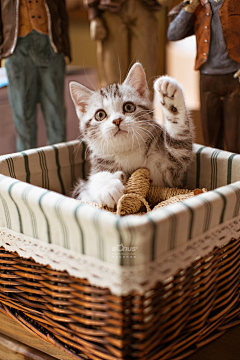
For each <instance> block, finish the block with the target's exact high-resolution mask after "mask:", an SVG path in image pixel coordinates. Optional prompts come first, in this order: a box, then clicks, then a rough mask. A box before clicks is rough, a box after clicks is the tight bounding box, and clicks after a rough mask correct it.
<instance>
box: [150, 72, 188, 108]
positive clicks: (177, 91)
mask: <svg viewBox="0 0 240 360" xmlns="http://www.w3.org/2000/svg"><path fill="white" fill-rule="evenodd" d="M154 89H155V91H156V92H157V94H158V97H159V99H160V102H161V104H162V107H163V110H164V109H165V110H168V111H169V112H170V113H171V114H173V115H177V114H178V113H180V112H181V111H183V110H185V109H186V107H185V101H184V96H183V90H182V88H181V86H180V85H179V84H178V82H177V81H176V80H175V79H173V78H172V77H170V76H161V77H160V78H158V79H157V80H156V81H155V83H154Z"/></svg>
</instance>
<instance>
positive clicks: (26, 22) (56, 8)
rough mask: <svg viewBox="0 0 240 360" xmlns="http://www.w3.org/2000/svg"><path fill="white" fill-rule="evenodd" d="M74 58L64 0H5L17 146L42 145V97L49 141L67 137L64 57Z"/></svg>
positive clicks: (0, 1)
mask: <svg viewBox="0 0 240 360" xmlns="http://www.w3.org/2000/svg"><path fill="white" fill-rule="evenodd" d="M64 57H66V58H67V59H69V61H70V58H71V55H70V44H69V38H68V17H67V13H66V8H65V0H0V59H3V58H7V59H6V61H5V66H6V71H7V75H8V79H9V86H8V92H9V101H10V105H11V108H12V112H13V120H14V124H15V128H16V132H17V151H22V150H25V149H29V148H34V147H36V146H37V123H36V115H37V103H38V102H40V104H41V108H42V112H43V115H44V119H45V124H46V130H47V137H48V141H49V143H50V144H53V143H57V142H62V141H65V138H66V110H65V105H64V78H65V58H64Z"/></svg>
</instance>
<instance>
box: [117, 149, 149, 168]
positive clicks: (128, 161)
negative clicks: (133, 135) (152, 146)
mask: <svg viewBox="0 0 240 360" xmlns="http://www.w3.org/2000/svg"><path fill="white" fill-rule="evenodd" d="M114 160H115V163H116V164H117V165H119V167H120V168H121V169H123V171H124V172H126V173H129V174H132V173H133V172H134V171H135V170H137V169H139V168H141V167H146V160H147V158H146V155H145V154H144V152H143V151H139V150H136V151H129V152H124V153H121V154H116V155H115V159H114Z"/></svg>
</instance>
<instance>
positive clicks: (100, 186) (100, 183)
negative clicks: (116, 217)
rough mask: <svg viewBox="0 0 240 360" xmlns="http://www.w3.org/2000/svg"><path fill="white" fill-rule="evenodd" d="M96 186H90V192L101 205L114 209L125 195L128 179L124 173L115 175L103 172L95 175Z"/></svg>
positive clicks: (120, 172)
mask: <svg viewBox="0 0 240 360" xmlns="http://www.w3.org/2000/svg"><path fill="white" fill-rule="evenodd" d="M94 177H95V179H94V184H93V182H91V184H90V189H89V190H90V192H91V194H92V197H93V198H94V201H96V202H97V203H98V204H99V205H107V206H108V207H110V208H114V207H115V205H116V204H117V202H118V200H119V199H120V197H121V196H122V195H123V194H124V189H125V186H124V184H125V183H126V180H127V177H126V175H125V174H124V173H123V172H122V171H117V172H115V173H113V174H112V173H109V172H105V171H103V172H101V173H98V174H95V175H94Z"/></svg>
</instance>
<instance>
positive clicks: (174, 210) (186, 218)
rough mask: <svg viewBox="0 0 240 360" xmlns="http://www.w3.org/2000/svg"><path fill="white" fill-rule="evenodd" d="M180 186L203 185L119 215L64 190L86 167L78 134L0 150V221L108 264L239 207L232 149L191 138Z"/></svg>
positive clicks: (157, 249) (131, 260)
mask: <svg viewBox="0 0 240 360" xmlns="http://www.w3.org/2000/svg"><path fill="white" fill-rule="evenodd" d="M194 154H195V156H194V161H193V163H192V165H191V167H190V169H189V171H188V172H187V174H186V177H185V180H184V181H186V182H187V187H188V188H196V187H199V188H203V187H206V188H207V189H208V190H212V191H209V192H207V193H204V194H200V195H198V196H196V197H194V198H190V199H187V200H185V201H183V202H180V203H176V204H173V205H169V206H167V207H163V208H160V209H159V210H157V211H153V212H151V213H148V214H146V215H144V216H134V215H132V216H126V217H119V216H116V215H114V214H112V213H109V212H107V211H104V210H99V209H97V208H95V207H91V206H89V205H85V204H82V203H80V202H79V201H77V200H74V199H72V198H70V197H69V196H68V195H69V193H70V192H71V189H72V188H73V184H74V182H75V181H76V179H77V178H79V177H84V176H85V174H86V173H87V171H88V165H89V164H88V162H87V161H85V145H84V143H83V142H81V141H72V142H68V143H62V144H57V145H54V146H47V147H43V148H39V149H33V150H28V151H25V152H22V153H16V154H12V155H8V156H1V157H0V173H1V175H0V227H3V228H9V229H12V230H14V231H16V232H18V233H23V234H25V235H27V236H30V237H32V238H35V239H39V240H41V241H44V242H46V243H49V244H55V245H59V246H61V247H64V248H66V249H71V250H73V251H76V252H78V253H82V254H86V255H89V256H92V257H95V258H98V259H100V260H103V261H105V262H108V263H112V264H119V265H130V266H133V265H138V264H139V265H140V264H144V263H147V262H149V261H152V260H154V259H156V258H158V257H159V256H161V255H163V254H164V253H166V252H167V251H169V250H172V249H175V248H177V247H178V246H179V245H182V244H183V243H186V242H189V241H191V239H193V238H194V237H196V236H197V235H200V234H202V233H204V232H205V231H207V230H209V229H212V228H214V227H216V226H218V225H219V224H222V223H224V222H225V221H227V220H229V219H232V218H234V217H236V216H238V215H239V214H240V181H239V180H240V155H236V154H231V153H228V152H225V151H219V150H216V149H212V148H208V147H203V146H200V145H194Z"/></svg>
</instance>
